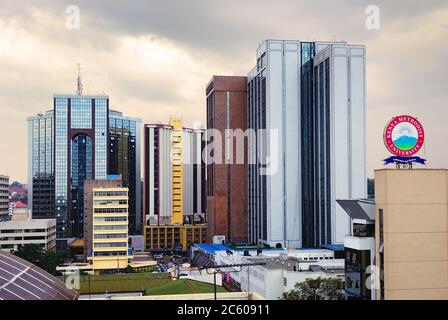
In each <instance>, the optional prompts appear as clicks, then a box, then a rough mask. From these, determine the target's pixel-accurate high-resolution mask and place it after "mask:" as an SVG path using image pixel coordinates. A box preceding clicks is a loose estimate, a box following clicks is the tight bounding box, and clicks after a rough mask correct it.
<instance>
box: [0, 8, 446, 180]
mask: <svg viewBox="0 0 448 320" xmlns="http://www.w3.org/2000/svg"><path fill="white" fill-rule="evenodd" d="M69 5H76V6H78V7H79V10H80V28H79V29H70V28H67V26H66V22H67V14H66V8H67V6H69ZM368 5H376V6H378V8H379V9H380V18H381V20H380V29H379V30H369V29H368V28H366V26H365V22H366V19H367V17H368V14H367V13H366V8H367V6H368ZM69 22H70V20H69ZM447 34H448V2H447V1H446V0H440V1H439V0H426V1H421V0H402V1H398V0H385V1H380V0H369V1H366V0H326V1H324V0H313V1H309V0H303V1H300V0H285V1H281V0H280V1H263V0H244V1H242V0H233V1H230V0H219V1H218V0H177V1H173V0H164V1H162V0H160V1H148V0H141V1H140V0H134V1H132V0H129V1H124V0H122V1H114V0H103V1H102V0H93V1H92V0H89V1H87V0H86V1H75V0H70V1H65V0H57V1H56V0H55V1H50V0H39V1H37V0H36V1H27V0H20V1H17V0H0V72H1V74H0V75H1V76H0V108H1V117H0V137H1V138H0V139H1V140H0V146H1V150H2V151H1V153H0V173H5V174H8V175H10V176H11V178H12V179H17V180H20V181H22V182H26V177H27V173H26V171H27V124H26V118H27V117H28V116H30V115H34V114H36V113H38V112H39V111H45V110H48V109H51V108H52V96H53V94H54V93H74V91H75V85H76V76H77V74H76V73H77V71H76V64H77V63H80V64H81V69H82V77H83V84H84V93H86V94H87V93H90V94H95V93H103V92H104V93H106V94H108V95H109V96H110V103H111V106H112V107H113V108H116V109H119V110H121V111H123V112H125V114H126V115H128V116H133V117H140V118H142V119H143V121H144V122H158V121H162V122H166V121H167V120H168V118H169V117H170V116H182V117H183V118H184V120H185V123H186V124H187V125H191V123H192V122H193V121H196V120H201V121H203V120H204V118H205V95H204V91H205V85H206V84H207V82H208V81H209V79H210V77H211V75H213V74H224V75H245V74H246V73H247V72H248V71H249V70H250V69H251V68H252V66H253V65H254V61H255V50H256V48H257V46H258V43H259V42H261V41H262V40H263V39H266V38H281V39H298V40H330V39H336V40H345V41H348V42H351V43H356V44H365V45H366V46H367V49H368V56H367V90H368V91H367V94H368V106H367V124H368V132H367V134H368V161H369V163H368V168H369V176H372V174H373V170H374V169H375V168H379V167H381V166H382V163H381V159H383V158H385V157H386V156H387V152H386V150H385V148H384V145H383V142H382V133H383V132H382V131H383V128H384V125H385V123H386V122H387V121H388V120H389V119H390V118H391V117H392V116H394V115H397V114H406V113H407V114H411V115H414V116H417V117H418V118H419V119H420V121H421V122H423V125H424V126H425V127H426V134H427V140H426V146H425V150H424V152H423V153H422V156H424V157H426V158H427V159H428V166H430V167H448V151H447V147H446V146H447V138H448V125H447V119H448V81H447V79H446V77H447V74H448V63H447V62H446V59H447V57H448V43H447V41H446V39H447Z"/></svg>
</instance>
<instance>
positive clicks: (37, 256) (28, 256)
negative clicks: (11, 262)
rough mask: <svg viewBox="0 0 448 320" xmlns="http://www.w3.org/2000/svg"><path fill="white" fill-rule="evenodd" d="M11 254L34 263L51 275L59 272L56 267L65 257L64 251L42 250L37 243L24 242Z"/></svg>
mask: <svg viewBox="0 0 448 320" xmlns="http://www.w3.org/2000/svg"><path fill="white" fill-rule="evenodd" d="M13 254H14V255H16V256H18V257H19V258H22V259H24V260H26V261H28V262H30V263H32V264H35V265H36V266H38V267H40V268H42V269H44V270H45V271H47V272H48V273H51V274H53V275H59V274H60V273H59V271H57V270H56V267H57V266H59V265H61V264H63V263H64V262H65V259H66V255H65V254H64V253H61V252H57V251H53V250H44V249H43V248H42V246H41V245H39V244H26V245H24V246H20V247H19V248H18V249H17V251H14V252H13Z"/></svg>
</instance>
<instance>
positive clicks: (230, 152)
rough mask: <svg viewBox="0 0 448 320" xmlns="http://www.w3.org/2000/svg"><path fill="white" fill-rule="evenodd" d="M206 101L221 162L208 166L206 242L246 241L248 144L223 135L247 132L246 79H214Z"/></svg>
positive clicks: (207, 92)
mask: <svg viewBox="0 0 448 320" xmlns="http://www.w3.org/2000/svg"><path fill="white" fill-rule="evenodd" d="M206 99H207V129H214V130H217V131H218V132H219V133H220V136H221V138H222V139H221V142H222V143H221V144H220V145H221V147H222V149H221V154H222V159H219V160H220V161H219V162H213V163H210V164H207V225H208V241H209V242H211V241H212V239H213V237H214V236H217V235H219V236H225V238H226V241H228V242H241V241H247V240H248V216H247V141H238V140H237V141H235V140H236V139H235V138H234V136H233V134H232V135H231V134H230V132H226V130H234V132H235V133H236V131H235V130H239V131H240V132H244V133H245V132H246V130H247V77H234V76H213V77H212V79H211V80H210V82H209V83H208V85H207V88H206ZM214 139H218V137H214ZM218 146H219V145H215V148H218ZM238 146H239V147H238ZM237 152H239V153H241V154H237Z"/></svg>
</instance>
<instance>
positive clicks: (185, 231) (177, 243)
mask: <svg viewBox="0 0 448 320" xmlns="http://www.w3.org/2000/svg"><path fill="white" fill-rule="evenodd" d="M144 236H145V250H156V251H157V250H169V251H172V250H177V251H181V250H182V251H184V252H185V251H187V250H188V248H190V247H191V246H192V245H194V244H198V243H204V242H206V236H207V227H206V225H204V224H196V225H159V226H157V225H156V226H145V234H144Z"/></svg>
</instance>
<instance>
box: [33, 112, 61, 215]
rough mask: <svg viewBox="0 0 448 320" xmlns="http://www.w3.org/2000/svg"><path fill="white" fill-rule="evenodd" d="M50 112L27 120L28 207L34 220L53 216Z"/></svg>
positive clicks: (52, 120) (52, 133)
mask: <svg viewBox="0 0 448 320" xmlns="http://www.w3.org/2000/svg"><path fill="white" fill-rule="evenodd" d="M53 122H54V112H53V110H50V111H47V112H45V114H43V113H40V114H38V115H36V116H33V117H29V118H28V206H29V208H32V215H33V218H34V219H45V218H54V217H55V212H54V208H55V200H54V162H53V161H54V131H53V130H54V126H53V124H54V123H53Z"/></svg>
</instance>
